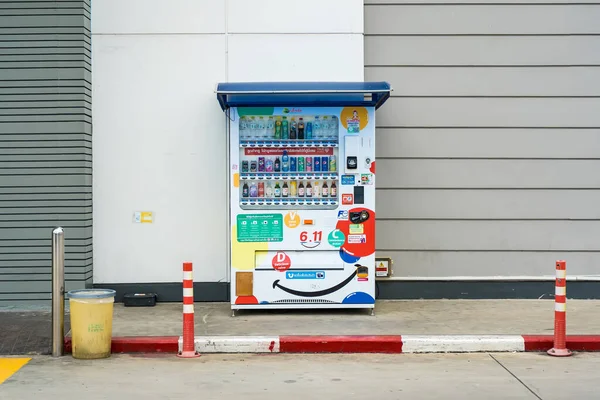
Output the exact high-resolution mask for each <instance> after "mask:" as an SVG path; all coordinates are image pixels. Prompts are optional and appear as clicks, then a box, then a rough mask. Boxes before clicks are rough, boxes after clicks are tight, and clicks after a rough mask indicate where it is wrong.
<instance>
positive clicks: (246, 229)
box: [237, 214, 283, 242]
mask: <svg viewBox="0 0 600 400" xmlns="http://www.w3.org/2000/svg"><path fill="white" fill-rule="evenodd" d="M237 240H238V242H282V241H283V216H282V215H281V214H239V215H238V216H237Z"/></svg>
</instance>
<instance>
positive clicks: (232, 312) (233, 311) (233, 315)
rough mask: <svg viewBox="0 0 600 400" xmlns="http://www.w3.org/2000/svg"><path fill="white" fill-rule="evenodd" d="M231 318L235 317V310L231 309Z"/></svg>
mask: <svg viewBox="0 0 600 400" xmlns="http://www.w3.org/2000/svg"><path fill="white" fill-rule="evenodd" d="M231 316H232V317H235V309H232V310H231Z"/></svg>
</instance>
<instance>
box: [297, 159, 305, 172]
mask: <svg viewBox="0 0 600 400" xmlns="http://www.w3.org/2000/svg"><path fill="white" fill-rule="evenodd" d="M298 172H304V157H302V156H299V157H298Z"/></svg>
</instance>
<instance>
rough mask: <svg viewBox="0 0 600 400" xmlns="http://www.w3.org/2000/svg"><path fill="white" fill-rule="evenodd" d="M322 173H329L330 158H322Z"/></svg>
mask: <svg viewBox="0 0 600 400" xmlns="http://www.w3.org/2000/svg"><path fill="white" fill-rule="evenodd" d="M321 171H323V172H327V171H329V157H327V156H325V157H321Z"/></svg>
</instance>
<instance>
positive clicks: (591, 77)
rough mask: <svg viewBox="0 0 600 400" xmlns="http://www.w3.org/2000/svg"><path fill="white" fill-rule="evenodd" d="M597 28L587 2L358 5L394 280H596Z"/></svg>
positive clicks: (381, 236) (384, 236) (599, 5)
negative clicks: (386, 94)
mask: <svg viewBox="0 0 600 400" xmlns="http://www.w3.org/2000/svg"><path fill="white" fill-rule="evenodd" d="M598 21H600V2H597V1H589V0H587V1H579V0H578V1H558V0H544V1H537V0H536V1H527V2H520V1H510V0H500V1H498V0H493V1H490V0H477V1H474V0H473V1H471V0H462V1H461V0H452V1H450V0H445V1H444V0H429V1H427V0H400V1H398V0H396V1H393V0H367V1H366V4H365V79H367V80H388V81H390V82H391V83H392V85H393V87H394V89H395V91H394V93H393V96H394V97H393V98H392V99H390V100H389V101H388V102H387V103H386V105H385V106H384V107H383V108H382V109H381V110H380V112H379V114H378V132H377V133H378V144H377V150H378V157H377V159H378V166H377V172H378V185H379V190H378V192H377V196H378V198H377V210H378V219H379V224H378V231H377V248H378V253H377V254H378V255H379V256H385V255H389V256H392V257H393V258H394V259H395V268H394V269H395V275H396V276H416V277H448V276H452V277H460V276H498V275H501V276H527V275H529V276H539V275H553V273H554V261H555V260H556V259H557V258H567V260H568V262H569V267H568V269H569V274H573V275H596V276H598V275H600V268H599V264H600V240H598V238H600V191H599V190H598V189H600V174H599V173H598V171H600V129H599V128H600V112H599V110H600V23H599V22H598Z"/></svg>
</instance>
